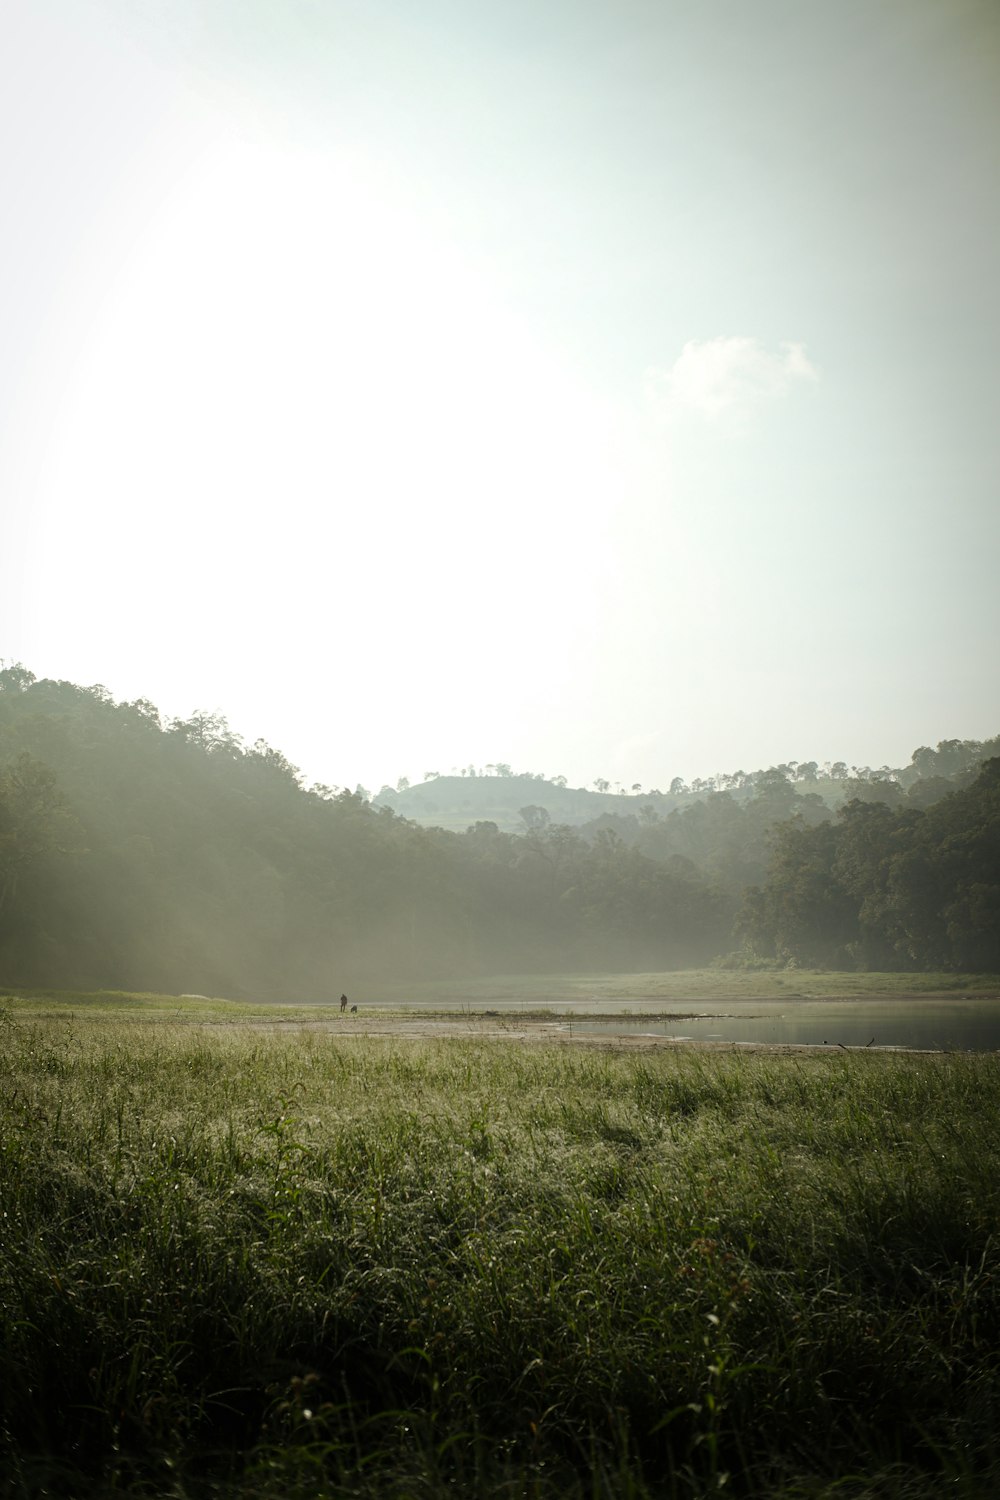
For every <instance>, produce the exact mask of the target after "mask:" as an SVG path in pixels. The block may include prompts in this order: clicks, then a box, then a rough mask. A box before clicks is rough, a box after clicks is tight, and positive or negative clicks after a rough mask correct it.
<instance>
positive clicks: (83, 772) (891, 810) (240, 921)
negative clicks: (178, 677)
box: [0, 667, 1000, 999]
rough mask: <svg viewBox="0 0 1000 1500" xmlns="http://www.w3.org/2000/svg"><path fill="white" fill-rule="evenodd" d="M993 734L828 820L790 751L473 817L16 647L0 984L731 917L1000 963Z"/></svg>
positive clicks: (265, 983)
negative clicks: (788, 761) (396, 808)
mask: <svg viewBox="0 0 1000 1500" xmlns="http://www.w3.org/2000/svg"><path fill="white" fill-rule="evenodd" d="M950 743H951V744H953V745H959V743H960V742H950ZM981 749H982V747H979V746H973V745H971V744H969V743H967V742H966V743H965V745H964V747H962V748H961V754H959V755H957V756H955V755H953V756H952V761H953V762H957V765H958V769H957V773H956V774H955V778H954V779H951V780H949V779H947V777H943V776H941V775H937V774H934V773H936V772H939V771H941V770H942V769H946V766H945V761H946V760H947V754H948V746H947V744H946V745H945V746H941V747H939V749H938V751H937V752H933V751H927V752H923V751H921V752H917V755H918V756H923V758H924V764H925V766H926V767H927V770H928V771H929V772H930V773H932V774H930V775H921V773H920V770H919V769H918V770H917V773H916V775H915V776H914V777H911V778H910V779H909V784H908V786H907V785H906V784H904V782H903V781H893V780H888V779H886V778H884V777H881V778H880V777H875V778H871V779H869V780H868V781H865V780H864V779H860V778H856V785H855V786H854V787H852V788H851V790H852V793H853V795H852V796H851V798H850V800H848V801H847V802H846V803H845V806H844V808H843V810H842V811H841V812H840V813H839V814H838V815H837V816H836V817H834V815H833V813H832V812H831V810H830V807H829V806H828V804H827V803H826V802H825V801H824V800H823V798H822V797H821V796H819V795H818V794H817V793H816V792H813V791H809V790H805V789H804V788H805V787H808V785H809V782H808V780H806V781H802V780H801V779H798V780H796V779H793V778H792V777H791V776H790V775H789V774H788V770H787V768H778V769H775V770H772V771H770V772H767V773H761V774H760V775H758V776H756V777H755V778H754V781H753V784H752V786H750V787H749V788H737V789H735V790H725V791H714V792H711V791H710V792H708V793H707V794H706V795H704V796H701V797H696V798H695V799H693V800H691V801H690V802H687V803H684V804H683V805H680V806H674V807H673V808H672V810H670V811H668V812H666V813H665V814H664V813H663V812H662V809H659V808H657V806H656V805H655V803H654V802H649V801H643V802H640V804H639V805H638V807H637V810H636V811H635V813H634V814H630V815H628V816H625V817H623V816H620V815H619V816H608V815H605V816H603V817H601V818H599V819H597V820H595V821H592V822H591V823H589V824H587V825H585V826H583V827H578V828H573V827H570V826H569V825H568V824H567V823H565V822H559V821H556V820H555V819H554V818H553V817H552V816H551V814H550V813H549V811H548V809H547V808H546V807H545V806H543V805H542V802H541V801H540V800H538V799H536V800H530V801H527V802H525V803H524V804H523V806H522V807H521V808H520V810H519V814H518V827H519V831H518V832H511V831H507V830H504V829H501V828H500V827H499V826H498V825H497V823H496V821H494V820H489V819H478V820H475V821H473V822H472V823H471V825H470V826H468V827H467V828H466V829H465V830H464V831H462V832H456V831H451V830H446V829H441V828H434V827H421V826H419V825H418V824H417V823H415V822H412V821H409V820H407V819H405V818H403V817H401V816H399V815H397V814H396V813H394V812H393V811H392V809H391V808H388V807H376V806H373V805H372V804H371V803H370V802H369V801H368V800H367V798H366V796H365V795H363V794H362V793H361V792H360V791H357V792H350V791H346V790H345V791H335V790H332V789H330V788H328V787H322V786H314V787H311V788H307V787H305V786H304V785H303V784H302V778H301V776H300V775H299V773H298V771H297V770H296V769H295V767H293V766H291V765H290V764H289V763H288V761H287V760H286V759H285V757H284V756H283V755H282V754H281V753H280V752H279V751H277V750H275V749H273V748H271V747H270V746H268V745H266V744H264V743H262V742H258V743H256V744H254V745H252V746H246V745H245V744H243V742H242V741H241V740H240V739H239V737H238V736H236V735H234V734H233V733H231V731H230V730H229V729H228V727H227V725H226V724H225V722H224V721H223V720H221V719H220V718H218V717H216V716H212V715H206V714H195V715H194V716H193V717H192V718H190V719H188V720H174V721H170V722H167V723H164V722H162V721H161V718H160V715H159V714H158V712H157V710H156V709H155V707H154V706H153V705H152V704H151V703H148V702H146V701H144V700H139V701H136V702H134V703H115V702H114V701H113V700H112V699H111V697H110V695H109V694H108V693H107V692H106V691H105V690H104V689H102V688H99V687H98V688H81V687H77V686H74V685H73V684H71V683H66V682H52V681H35V680H34V678H33V677H32V676H31V674H30V673H29V672H27V671H25V670H24V669H23V668H19V667H14V668H8V669H6V670H5V671H0V982H2V983H4V984H8V985H21V986H32V985H33V986H64V987H70V988H88V987H95V988H97V987H101V988H120V989H155V990H162V991H166V992H172V993H184V992H196V993H206V994H227V995H231V996H251V997H260V998H282V997H284V998H289V999H295V998H314V999H322V998H324V997H329V996H335V995H337V994H339V993H340V992H341V990H342V989H345V988H346V989H348V990H350V989H351V988H352V987H355V986H357V985H359V984H363V983H366V982H370V981H375V980H377V979H379V978H390V977H391V978H397V979H407V978H412V979H419V978H433V977H436V976H444V975H456V976H460V975H472V974H476V973H480V974H481V973H503V972H518V971H520V972H525V971H532V970H535V971H544V970H547V969H566V970H577V971H582V970H599V969H605V970H608V969H633V970H639V969H657V968H671V967H682V966H688V965H696V964H701V963H705V962H707V961H709V960H710V959H711V958H712V957H713V956H716V955H720V954H724V953H726V952H728V951H729V950H730V949H731V948H732V947H733V943H734V930H735V931H737V932H738V934H739V936H740V939H741V941H742V942H743V943H744V945H745V949H746V951H747V953H748V954H749V955H750V956H751V957H752V958H753V957H756V958H767V959H771V960H773V961H776V962H787V961H794V962H801V963H813V962H816V963H819V962H822V963H836V964H840V965H846V966H848V967H851V966H859V967H863V966H870V967H874V966H883V967H886V966H888V967H903V968H905V967H908V966H912V967H930V966H934V965H938V966H940V965H945V966H953V967H966V968H983V967H995V968H1000V958H998V957H997V911H998V904H1000V902H998V898H1000V861H998V855H997V838H998V815H997V808H996V775H995V768H996V766H997V764H998V763H997V762H993V763H991V765H990V766H988V767H987V768H986V769H985V770H984V771H983V772H982V774H981V775H980V776H979V779H978V780H975V779H974V777H975V771H974V765H975V762H976V761H977V760H978V759H979V754H978V752H979V751H981ZM928 757H929V759H928ZM916 760H917V756H915V757H914V762H916ZM991 778H992V779H991ZM498 779H506V778H498ZM511 779H516V778H511ZM956 788H958V790H956ZM962 788H964V790H963V789H962ZM991 789H992V790H991ZM862 798H865V799H867V800H861V799H862ZM852 903H853V905H852ZM734 923H736V927H735V928H734Z"/></svg>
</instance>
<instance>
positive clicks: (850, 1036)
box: [563, 999, 1000, 1052]
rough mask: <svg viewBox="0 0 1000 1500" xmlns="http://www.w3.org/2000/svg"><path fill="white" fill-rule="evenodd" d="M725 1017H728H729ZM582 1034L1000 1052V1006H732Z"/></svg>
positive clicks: (587, 1024) (606, 1024) (594, 1027)
mask: <svg viewBox="0 0 1000 1500" xmlns="http://www.w3.org/2000/svg"><path fill="white" fill-rule="evenodd" d="M723 1011H724V1013H722V1012H723ZM571 1026H572V1030H573V1031H575V1032H599V1033H603V1034H605V1035H608V1036H666V1037H671V1038H672V1039H673V1040H674V1041H678V1042H679V1041H684V1040H685V1039H687V1040H691V1041H717V1042H787V1043H800V1044H808V1045H810V1046H823V1045H826V1046H828V1047H833V1048H836V1047H837V1046H838V1044H839V1045H840V1046H843V1047H865V1046H867V1045H868V1044H869V1042H871V1043H872V1044H873V1045H874V1046H876V1047H905V1048H914V1049H917V1050H933V1051H947V1052H991V1051H993V1050H995V1049H1000V1001H997V1000H989V999H983V1000H946V1001H942V1000H937V999H935V1000H912V999H907V1000H850V1001H839V1000H823V1001H809V1000H797V1001H790V1002H788V1003H787V1004H784V1003H781V1002H770V1001H732V1002H729V1003H727V1004H725V1005H724V1006H723V1005H721V1004H720V1006H719V1009H718V1011H716V1012H715V1013H712V1014H710V1013H708V1010H707V1008H706V1009H705V1012H704V1013H703V1014H701V1015H699V1016H697V1017H695V1018H686V1019H684V1020H677V1021H671V1020H661V1019H656V1020H654V1019H652V1018H650V1019H645V1018H643V1017H625V1016H623V1017H622V1018H621V1019H620V1020H614V1021H607V1020H602V1021H587V1020H584V1019H583V1018H581V1020H580V1021H579V1022H576V1021H574V1022H572V1023H567V1024H566V1026H565V1027H564V1028H563V1029H565V1030H567V1031H568V1030H570V1027H571Z"/></svg>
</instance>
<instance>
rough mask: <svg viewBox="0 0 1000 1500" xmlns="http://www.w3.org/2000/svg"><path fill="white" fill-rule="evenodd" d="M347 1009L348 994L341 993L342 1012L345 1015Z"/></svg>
mask: <svg viewBox="0 0 1000 1500" xmlns="http://www.w3.org/2000/svg"><path fill="white" fill-rule="evenodd" d="M346 1009H347V996H346V995H341V997H340V1014H341V1015H343V1014H344V1011H345V1010H346Z"/></svg>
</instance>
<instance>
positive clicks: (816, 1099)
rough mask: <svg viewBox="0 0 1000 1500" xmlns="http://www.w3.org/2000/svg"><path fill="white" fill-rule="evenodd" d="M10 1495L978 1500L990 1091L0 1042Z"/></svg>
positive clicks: (127, 1040)
mask: <svg viewBox="0 0 1000 1500" xmlns="http://www.w3.org/2000/svg"><path fill="white" fill-rule="evenodd" d="M0 1078H2V1101H3V1102H2V1114H0V1131H2V1140H0V1147H2V1149H0V1214H2V1219H0V1226H2V1239H0V1424H2V1425H0V1470H2V1471H3V1472H4V1473H5V1474H6V1475H7V1479H6V1491H5V1493H7V1494H9V1495H11V1496H28V1495H34V1494H41V1493H43V1492H46V1493H49V1494H74V1495H75V1494H85V1493H87V1492H88V1490H89V1492H91V1493H94V1494H104V1493H108V1492H117V1493H149V1494H172V1495H175V1496H183V1495H191V1496H200V1495H203V1494H206V1495H207V1494H212V1495H219V1496H223V1495H224V1496H237V1495H238V1496H246V1497H251V1496H265V1495H271V1494H274V1495H279V1494H280V1495H292V1496H294V1495H300V1494H301V1495H303V1496H305V1495H310V1496H319V1495H331V1496H333V1495H337V1496H341V1495H357V1496H376V1495H378V1496H398V1497H402V1496H411V1495H426V1496H438V1495H443V1494H445V1493H449V1494H466V1495H482V1496H487V1495H490V1496H500V1495H504V1496H508V1495H509V1496H511V1497H513V1496H514V1495H525V1494H527V1495H536V1496H539V1497H545V1496H555V1495H570V1496H572V1495H577V1496H580V1497H581V1500H582V1497H592V1496H597V1495H632V1496H634V1497H637V1500H638V1497H651V1496H660V1495H663V1496H668V1495H669V1496H689V1495H690V1496H695V1495H705V1494H710V1493H715V1492H717V1491H718V1490H719V1489H720V1488H721V1487H722V1486H723V1485H724V1484H725V1485H726V1486H727V1488H728V1489H730V1490H732V1491H735V1492H739V1493H745V1494H752V1495H758V1494H775V1495H777V1494H782V1495H785V1496H789V1497H790V1496H807V1495H808V1496H818V1495H830V1496H832V1495H835V1494H836V1495H861V1494H865V1495H869V1494H878V1495H882V1494H884V1495H886V1496H898V1497H900V1500H902V1497H903V1496H924V1495H926V1496H931V1495H936V1494H938V1493H940V1492H941V1489H942V1487H943V1486H944V1485H946V1484H947V1485H948V1487H949V1493H953V1494H961V1495H966V1496H970V1495H978V1494H989V1493H992V1492H993V1489H994V1488H995V1486H996V1484H997V1482H998V1480H1000V1449H998V1444H997V1441H996V1438H995V1435H994V1434H995V1433H996V1432H997V1431H1000V1423H998V1417H1000V1405H998V1397H1000V1355H998V1350H1000V1337H998V1336H1000V1320H998V1311H1000V1278H998V1272H1000V1245H998V1240H997V1231H998V1227H1000V1212H998V1210H1000V1176H998V1151H1000V1146H998V1142H1000V1128H998V1127H1000V1087H998V1085H1000V1061H998V1059H997V1058H996V1057H994V1056H978V1057H974V1056H950V1057H937V1058H928V1057H920V1058H918V1057H906V1056H877V1055H873V1054H871V1053H862V1054H857V1053H855V1054H850V1055H847V1054H839V1055H838V1056H837V1057H830V1056H828V1055H825V1054H824V1055H816V1056H802V1055H799V1056H794V1057H791V1056H787V1057H785V1056H748V1055H746V1054H744V1053H740V1054H732V1055H730V1054H711V1055H709V1054H699V1053H695V1052H691V1053H677V1052H671V1053H669V1054H668V1053H655V1054H644V1055H642V1056H641V1057H640V1056H635V1055H622V1054H620V1053H614V1052H610V1051H609V1052H598V1051H594V1050H589V1049H588V1050H586V1051H579V1052H577V1051H574V1050H572V1049H567V1048H552V1049H548V1048H545V1047H542V1046H535V1047H532V1048H530V1049H520V1048H519V1047H518V1045H517V1044H516V1043H514V1042H497V1041H490V1042H485V1043H484V1042H478V1041H474V1040H469V1041H444V1042H435V1043H418V1042H407V1043H405V1044H399V1043H394V1042H387V1041H384V1040H380V1039H378V1038H370V1039H365V1040H362V1039H359V1038H353V1039H352V1040H351V1041H350V1042H349V1043H342V1042H340V1041H338V1040H337V1039H336V1038H331V1037H329V1036H326V1035H323V1034H318V1033H305V1032H302V1033H293V1034H291V1035H289V1034H285V1035H282V1036H280V1037H275V1036H266V1037H263V1036H261V1034H260V1033H257V1032H253V1031H251V1030H249V1029H242V1028H240V1027H238V1026H231V1027H226V1028H202V1027H196V1026H192V1025H190V1024H180V1023H178V1024H176V1025H172V1024H170V1023H169V1022H162V1023H160V1024H159V1025H157V1026H155V1027H153V1026H150V1025H149V1024H148V1023H147V1024H141V1023H139V1022H133V1021H130V1020H127V1019H126V1020H111V1019H108V1018H107V1017H104V1016H101V1015H94V1016H82V1017H81V1016H77V1017H76V1018H75V1019H68V1018H63V1019H61V1020H59V1019H53V1018H46V1019H44V1020H42V1021H39V1022H33V1021H30V1020H27V1019H23V1018H21V1017H18V1018H15V1017H14V1016H13V1014H12V1013H10V1012H8V1013H6V1015H5V1016H4V1017H3V1019H2V1020H0Z"/></svg>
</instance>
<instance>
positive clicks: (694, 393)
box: [646, 334, 819, 421]
mask: <svg viewBox="0 0 1000 1500" xmlns="http://www.w3.org/2000/svg"><path fill="white" fill-rule="evenodd" d="M818 379H819V371H818V370H817V369H816V367H815V365H813V364H812V363H811V361H810V360H809V359H808V358H807V356H806V351H805V345H804V344H796V343H788V342H784V343H781V344H779V345H778V351H777V353H773V354H772V353H771V352H770V351H769V350H767V349H765V348H764V346H763V344H761V342H760V340H759V339H750V338H740V337H727V336H726V335H724V334H723V335H720V336H719V337H718V338H714V339H691V340H690V341H689V342H688V343H686V344H685V345H684V348H683V349H682V350H681V352H680V354H679V355H678V357H677V359H676V360H675V361H674V363H673V364H672V365H671V366H670V368H669V369H668V370H660V369H653V370H650V371H649V372H648V375H647V381H646V392H647V397H648V399H649V401H650V402H651V404H652V406H653V408H654V410H655V412H656V413H657V415H659V416H661V417H666V418H671V417H677V416H681V415H684V414H692V415H695V416H698V417H701V418H704V419H706V420H708V421H717V420H720V419H735V420H737V421H739V420H744V419H746V418H747V417H748V416H749V415H750V414H751V412H752V411H753V410H755V409H756V408H757V407H758V406H760V405H762V404H763V403H764V402H766V401H771V400H773V399H775V398H776V397H778V396H783V395H785V394H786V392H787V391H788V390H789V388H790V387H791V386H792V385H793V384H795V383H796V382H799V381H803V380H805V381H815V380H818Z"/></svg>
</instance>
